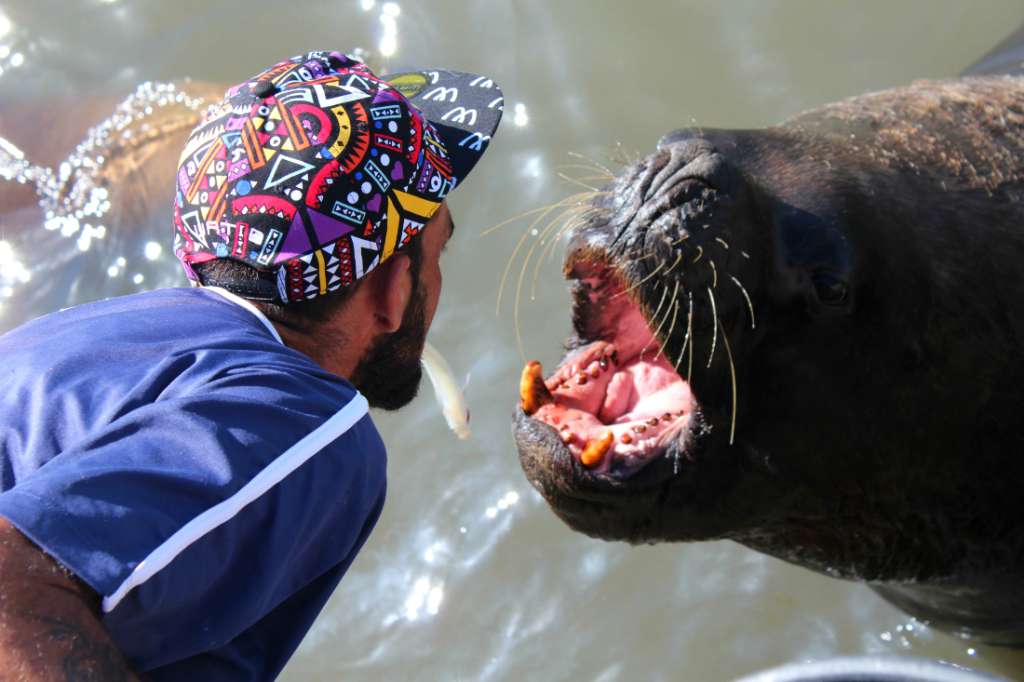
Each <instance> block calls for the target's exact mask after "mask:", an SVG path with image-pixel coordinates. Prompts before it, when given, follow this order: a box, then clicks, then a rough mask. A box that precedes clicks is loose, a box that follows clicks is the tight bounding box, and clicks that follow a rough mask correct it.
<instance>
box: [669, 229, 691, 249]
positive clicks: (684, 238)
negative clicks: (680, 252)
mask: <svg viewBox="0 0 1024 682" xmlns="http://www.w3.org/2000/svg"><path fill="white" fill-rule="evenodd" d="M689 238H690V233H689V232H687V233H686V234H684V235H683V236H682V237H680V238H679V239H677V240H675V241H674V242H672V246H679V245H680V244H682V243H683V242H685V241H686V240H687V239H689Z"/></svg>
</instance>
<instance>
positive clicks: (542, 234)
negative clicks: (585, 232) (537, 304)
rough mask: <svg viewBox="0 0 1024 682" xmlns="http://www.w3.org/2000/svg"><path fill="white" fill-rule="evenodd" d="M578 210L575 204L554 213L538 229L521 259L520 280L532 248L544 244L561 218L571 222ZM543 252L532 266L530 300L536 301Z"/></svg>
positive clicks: (531, 253) (528, 261)
mask: <svg viewBox="0 0 1024 682" xmlns="http://www.w3.org/2000/svg"><path fill="white" fill-rule="evenodd" d="M578 211H579V209H578V208H577V207H576V206H571V207H569V208H567V209H565V210H564V211H562V212H561V213H559V214H558V215H556V216H555V217H554V218H552V219H551V221H550V222H549V223H548V224H547V225H546V226H545V227H544V229H543V230H541V231H540V235H539V236H538V238H537V241H535V242H534V243H533V246H531V247H530V250H529V251H528V252H527V253H526V259H525V260H524V261H523V270H522V272H521V273H520V277H519V279H520V282H521V281H522V275H523V273H525V272H526V268H527V267H528V266H529V264H530V258H531V257H532V256H533V251H534V249H536V248H537V247H538V246H541V245H544V240H545V239H546V238H547V236H548V235H549V234H550V233H551V232H552V231H553V230H555V228H557V227H558V226H559V224H560V223H561V222H562V221H563V220H566V219H567V218H568V221H569V223H570V224H571V222H572V220H573V213H575V212H578ZM563 226H564V225H563ZM543 253H544V250H541V255H539V256H538V257H537V263H536V265H535V267H534V276H533V282H532V283H531V285H530V300H531V301H536V300H537V278H538V275H539V274H540V264H541V260H542V257H543Z"/></svg>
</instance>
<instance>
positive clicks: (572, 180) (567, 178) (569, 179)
mask: <svg viewBox="0 0 1024 682" xmlns="http://www.w3.org/2000/svg"><path fill="white" fill-rule="evenodd" d="M558 177H560V178H561V179H562V180H565V181H566V182H570V183H572V184H574V185H578V186H579V187H582V188H584V189H587V190H590V191H591V192H596V191H598V190H597V188H596V187H592V186H590V185H588V184H586V183H584V182H580V181H579V180H577V179H576V178H574V177H571V176H569V175H566V174H565V173H558Z"/></svg>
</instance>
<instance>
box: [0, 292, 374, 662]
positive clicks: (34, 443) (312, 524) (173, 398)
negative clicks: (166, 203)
mask: <svg viewBox="0 0 1024 682" xmlns="http://www.w3.org/2000/svg"><path fill="white" fill-rule="evenodd" d="M0 358H2V363H0V491H2V492H0V516H4V517H6V518H7V519H8V520H10V522H11V523H13V524H14V525H15V526H16V527H17V528H18V529H19V530H21V532H23V533H24V534H25V535H26V536H28V537H29V538H30V539H31V540H32V541H33V542H35V543H36V544H37V545H39V547H41V548H42V549H43V550H45V551H46V552H47V553H48V554H50V555H52V556H53V557H55V558H56V559H57V560H58V561H60V563H62V564H63V565H65V566H66V567H68V568H69V569H70V570H71V571H72V572H74V573H75V574H76V575H77V576H78V577H79V578H81V579H82V580H83V581H85V582H86V583H88V584H89V585H90V586H91V587H92V588H93V589H94V590H96V592H97V593H99V594H100V595H101V596H102V598H103V602H102V609H103V621H104V624H105V625H106V627H107V629H108V630H109V631H110V634H111V635H112V636H113V638H114V641H115V642H116V643H117V644H118V646H119V647H120V648H121V650H122V651H123V652H124V654H125V655H126V656H127V658H128V660H129V661H130V662H131V663H132V664H133V665H134V666H135V667H136V668H137V669H138V670H140V671H142V672H145V673H146V674H147V675H149V677H150V678H151V679H153V680H185V679H189V680H257V679H258V680H264V679H271V678H273V677H274V676H276V675H277V673H278V672H279V671H280V670H281V668H282V667H283V666H284V664H285V662H286V661H287V659H288V657H289V656H290V655H291V654H292V652H293V651H294V650H295V648H296V647H297V646H298V643H299V641H300V640H301V639H302V637H303V635H304V634H305V633H306V631H307V630H308V628H309V627H310V625H311V624H312V622H313V619H314V618H315V617H316V615H317V613H319V611H320V609H321V608H322V607H323V605H324V602H325V601H326V600H327V597H328V596H329V595H330V593H331V592H332V591H333V589H334V587H335V586H336V585H337V583H338V581H339V580H340V579H341V576H342V574H343V573H344V572H345V570H346V569H347V568H348V566H349V564H350V563H351V561H352V559H353V557H354V556H355V554H356V553H357V552H358V551H359V548H360V547H361V546H362V544H363V542H364V541H365V540H366V537H367V536H368V535H369V533H370V530H371V529H372V527H373V525H374V523H375V522H376V520H377V517H378V516H379V514H380V511H381V507H382V505H383V503H384V490H385V452H384V445H383V443H382V442H381V439H380V436H379V435H378V433H377V430H376V428H375V427H374V425H373V423H372V421H371V419H370V417H369V416H368V414H367V403H366V399H365V398H363V396H361V395H360V394H359V393H358V392H357V391H356V390H355V389H354V388H353V387H352V386H351V385H350V384H348V383H347V382H346V381H344V380H342V379H340V378H339V377H337V376H335V375H333V374H330V373H329V372H327V371H325V370H323V369H321V368H320V367H319V366H318V365H316V364H315V363H314V362H312V361H311V360H310V359H309V358H308V357H306V356H304V355H302V354H301V353H298V352H296V351H293V350H291V349H289V348H287V347H285V346H284V345H283V344H282V343H281V342H280V339H279V338H278V337H277V333H276V331H275V330H274V329H273V326H272V325H271V324H270V323H269V321H267V320H266V318H264V317H263V316H262V315H261V314H260V313H259V312H258V311H257V310H256V309H255V308H253V307H252V306H251V305H250V304H248V303H247V302H245V301H242V300H241V299H237V298H236V297H234V296H232V295H231V294H228V293H227V292H220V291H214V290H205V289H165V290H160V291H154V292H149V293H145V294H139V295H135V296H126V297H123V298H117V299H111V300H108V301H103V302H99V303H92V304H88V305H83V306H79V307H76V308H72V309H69V310H64V311H61V312H58V313H54V314H52V315H48V316H45V317H43V318H40V319H38V320H35V321H33V322H30V323H28V324H26V325H23V326H21V327H19V328H17V329H15V330H13V331H11V332H9V333H8V334H6V335H4V336H0ZM0 580H2V578H0Z"/></svg>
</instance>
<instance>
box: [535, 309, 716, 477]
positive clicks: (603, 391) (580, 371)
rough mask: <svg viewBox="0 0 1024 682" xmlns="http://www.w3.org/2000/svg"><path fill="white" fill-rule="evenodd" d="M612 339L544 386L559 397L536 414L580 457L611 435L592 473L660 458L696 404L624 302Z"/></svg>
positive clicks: (585, 351)
mask: <svg viewBox="0 0 1024 682" xmlns="http://www.w3.org/2000/svg"><path fill="white" fill-rule="evenodd" d="M622 299H623V300H621V303H622V305H614V306H608V307H609V308H613V309H614V310H613V311H611V310H610V311H607V314H608V315H609V316H610V315H615V317H614V318H611V319H615V329H614V342H608V341H596V342H594V343H591V344H589V345H587V346H585V347H583V348H581V349H580V350H579V351H578V352H577V353H575V354H574V355H573V356H572V357H570V358H569V359H568V360H567V361H566V362H565V363H563V364H562V366H561V367H559V368H558V370H557V371H556V372H555V373H554V374H553V375H552V376H551V377H550V378H549V379H547V380H546V381H545V384H546V385H547V387H548V390H549V391H551V394H552V396H553V397H554V402H553V403H548V404H547V405H544V406H542V407H541V408H540V409H539V410H537V412H536V413H535V414H534V415H533V417H534V418H535V419H539V420H541V421H543V422H544V423H546V424H549V425H551V426H553V427H554V428H555V429H556V430H558V432H559V434H560V435H561V436H562V441H563V442H564V443H565V444H566V446H567V447H568V448H569V450H570V451H571V452H572V454H573V455H574V456H575V457H577V458H578V457H579V456H580V454H581V453H582V451H583V449H584V448H585V447H586V445H587V443H589V442H590V441H591V440H594V439H599V438H601V437H602V436H603V435H604V434H605V433H607V432H608V431H609V430H610V431H611V432H612V435H613V438H614V440H613V442H612V446H611V447H610V448H609V450H608V452H607V453H605V455H604V458H603V459H602V461H601V462H600V463H599V464H598V465H597V466H596V467H594V468H593V470H594V471H596V472H605V471H608V470H609V469H610V468H611V466H612V464H613V463H614V462H621V463H624V464H626V465H636V464H640V463H642V462H644V461H646V460H648V459H650V458H652V457H653V456H654V455H656V454H658V453H660V452H661V451H662V450H663V449H664V448H665V446H666V445H667V443H668V441H669V439H670V438H671V436H672V435H674V434H677V433H678V432H679V431H680V430H681V429H684V428H687V427H688V426H689V425H690V420H691V419H692V416H693V413H694V410H695V409H696V405H697V403H696V400H695V398H694V396H693V394H692V393H691V392H690V386H689V384H687V383H686V382H685V381H683V380H682V379H681V378H680V377H679V374H678V373H677V372H676V371H675V369H674V368H673V366H672V365H671V364H670V363H669V362H668V360H667V359H666V358H665V356H664V355H662V354H661V353H660V352H659V346H660V344H658V343H657V342H656V341H655V339H654V335H653V334H652V333H651V331H650V329H649V327H648V326H647V323H646V321H645V320H644V319H643V316H642V315H641V313H640V311H639V309H637V307H636V306H635V305H631V304H629V303H628V302H627V301H626V300H624V299H625V297H622Z"/></svg>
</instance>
